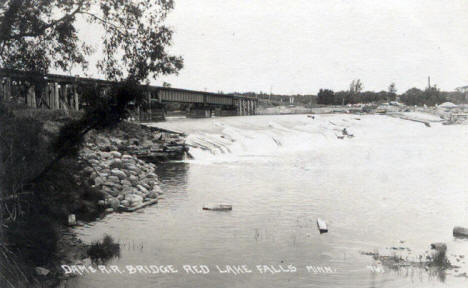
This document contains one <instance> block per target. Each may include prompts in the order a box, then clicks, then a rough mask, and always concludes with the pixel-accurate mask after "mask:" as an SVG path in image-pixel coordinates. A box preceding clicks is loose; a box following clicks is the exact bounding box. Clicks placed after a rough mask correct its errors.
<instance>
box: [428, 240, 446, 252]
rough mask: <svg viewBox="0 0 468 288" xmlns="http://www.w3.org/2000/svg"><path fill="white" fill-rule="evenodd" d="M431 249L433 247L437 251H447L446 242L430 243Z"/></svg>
mask: <svg viewBox="0 0 468 288" xmlns="http://www.w3.org/2000/svg"><path fill="white" fill-rule="evenodd" d="M431 249H434V250H436V251H438V252H445V251H447V244H445V243H442V242H437V243H432V244H431Z"/></svg>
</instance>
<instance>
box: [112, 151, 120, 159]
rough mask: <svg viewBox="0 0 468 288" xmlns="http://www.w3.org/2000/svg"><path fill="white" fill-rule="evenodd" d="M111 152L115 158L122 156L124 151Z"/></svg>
mask: <svg viewBox="0 0 468 288" xmlns="http://www.w3.org/2000/svg"><path fill="white" fill-rule="evenodd" d="M110 154H111V155H112V156H113V157H114V158H120V157H122V153H120V152H119V151H111V152H110Z"/></svg>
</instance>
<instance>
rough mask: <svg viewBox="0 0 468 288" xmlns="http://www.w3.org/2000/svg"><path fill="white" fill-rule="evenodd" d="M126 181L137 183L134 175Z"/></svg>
mask: <svg viewBox="0 0 468 288" xmlns="http://www.w3.org/2000/svg"><path fill="white" fill-rule="evenodd" d="M128 180H129V181H130V182H132V184H133V183H134V182H138V177H137V176H135V175H130V177H128Z"/></svg>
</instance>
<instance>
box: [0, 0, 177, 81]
mask: <svg viewBox="0 0 468 288" xmlns="http://www.w3.org/2000/svg"><path fill="white" fill-rule="evenodd" d="M173 6H174V1H172V0H155V1H149V0H133V1H127V0H3V1H1V2H0V67H2V68H10V69H19V70H29V71H31V70H33V71H39V72H43V73H45V72H47V71H48V70H49V68H51V67H54V68H58V69H61V70H63V71H69V70H70V69H71V68H72V67H73V66H74V65H81V66H82V67H83V68H86V67H87V59H88V57H89V56H90V55H91V54H92V52H93V49H92V48H91V47H90V45H89V44H88V43H87V41H86V39H79V37H78V29H77V20H78V19H84V20H86V21H87V22H89V23H91V25H94V26H96V27H98V26H99V27H101V28H100V29H103V31H104V33H103V35H102V52H103V53H102V54H103V57H102V59H100V60H99V61H98V63H97V66H98V69H99V71H100V72H101V73H103V74H104V75H105V76H106V78H107V79H109V80H122V79H124V78H128V77H130V78H132V79H135V80H136V81H142V80H144V79H147V78H148V77H150V76H153V77H154V78H156V77H158V76H160V75H166V74H171V73H177V72H178V71H179V70H180V69H181V68H182V66H183V61H182V58H181V57H177V56H173V55H169V53H168V52H167V51H166V48H167V47H168V46H170V45H171V39H172V31H171V30H170V29H169V28H168V27H166V26H165V25H164V24H163V23H164V20H165V18H166V16H167V13H168V12H169V11H170V10H171V9H173ZM96 30H98V29H96Z"/></svg>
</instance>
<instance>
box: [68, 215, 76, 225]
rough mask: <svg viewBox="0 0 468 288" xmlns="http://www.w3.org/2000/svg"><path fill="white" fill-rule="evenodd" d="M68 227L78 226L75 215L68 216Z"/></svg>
mask: <svg viewBox="0 0 468 288" xmlns="http://www.w3.org/2000/svg"><path fill="white" fill-rule="evenodd" d="M68 225H70V226H74V225H76V216H75V214H70V215H68Z"/></svg>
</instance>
